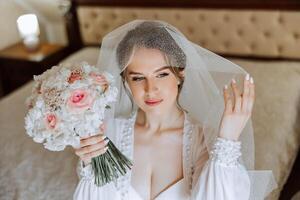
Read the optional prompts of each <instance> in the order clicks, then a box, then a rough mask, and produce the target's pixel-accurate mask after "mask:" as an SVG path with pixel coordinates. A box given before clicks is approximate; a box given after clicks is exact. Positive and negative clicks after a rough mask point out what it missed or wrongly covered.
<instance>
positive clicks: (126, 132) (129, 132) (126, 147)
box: [115, 111, 137, 199]
mask: <svg viewBox="0 0 300 200" xmlns="http://www.w3.org/2000/svg"><path fill="white" fill-rule="evenodd" d="M136 114H137V112H136V111H135V112H132V114H131V116H130V117H129V119H128V120H127V121H126V123H125V125H124V129H123V133H122V135H121V136H120V137H121V139H120V149H119V150H120V151H121V152H122V153H123V154H124V155H126V156H127V157H128V158H130V159H133V152H132V147H133V129H134V122H135V118H136ZM130 176H131V171H129V172H128V173H126V174H125V175H124V176H121V177H120V178H119V179H118V182H116V183H115V186H116V188H117V189H118V190H119V191H120V193H121V199H127V196H128V187H126V186H130Z"/></svg>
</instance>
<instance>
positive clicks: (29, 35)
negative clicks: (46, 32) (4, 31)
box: [17, 14, 40, 51]
mask: <svg viewBox="0 0 300 200" xmlns="http://www.w3.org/2000/svg"><path fill="white" fill-rule="evenodd" d="M17 26H18V30H19V33H20V36H21V37H22V39H23V43H24V45H25V47H26V48H27V50H29V51H34V50H36V49H37V48H38V46H39V34H40V29H39V23H38V20H37V17H36V15H34V14H25V15H21V16H20V17H19V18H18V19H17Z"/></svg>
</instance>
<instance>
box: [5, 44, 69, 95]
mask: <svg viewBox="0 0 300 200" xmlns="http://www.w3.org/2000/svg"><path fill="white" fill-rule="evenodd" d="M69 54H70V51H69V49H68V47H66V46H62V45H58V44H49V43H41V44H40V47H39V49H38V50H37V51H34V52H29V51H27V50H26V49H25V47H24V45H23V44H22V43H17V44H15V45H12V46H10V47H7V48H5V49H3V50H1V51H0V87H2V96H3V95H6V94H8V93H10V92H11V91H13V90H14V89H16V88H18V87H19V86H21V85H23V84H24V83H26V82H28V81H30V80H32V79H33V75H38V74H41V73H42V72H44V71H45V70H47V69H49V68H51V67H52V66H53V65H56V64H58V63H59V61H61V60H62V59H63V58H64V57H66V56H67V55H69ZM0 91H1V90H0ZM0 96H1V94H0Z"/></svg>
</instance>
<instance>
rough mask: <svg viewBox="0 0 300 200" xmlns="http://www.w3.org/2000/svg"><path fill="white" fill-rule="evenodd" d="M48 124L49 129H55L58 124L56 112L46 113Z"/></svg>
mask: <svg viewBox="0 0 300 200" xmlns="http://www.w3.org/2000/svg"><path fill="white" fill-rule="evenodd" d="M46 124H47V127H48V128H49V129H54V128H55V126H56V124H57V117H56V115H55V114H52V113H51V114H47V115H46Z"/></svg>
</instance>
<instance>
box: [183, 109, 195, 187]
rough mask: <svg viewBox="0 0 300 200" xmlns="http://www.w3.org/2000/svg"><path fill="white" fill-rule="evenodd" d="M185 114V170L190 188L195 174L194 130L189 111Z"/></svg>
mask: <svg viewBox="0 0 300 200" xmlns="http://www.w3.org/2000/svg"><path fill="white" fill-rule="evenodd" d="M184 114H185V119H184V129H183V144H184V152H183V153H184V154H183V158H184V164H183V167H184V172H186V173H187V174H186V175H187V178H188V183H189V190H191V189H192V182H193V181H192V175H193V168H192V164H191V161H192V159H191V155H192V154H191V141H192V132H193V125H192V124H191V123H190V122H189V120H188V116H187V113H184Z"/></svg>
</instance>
